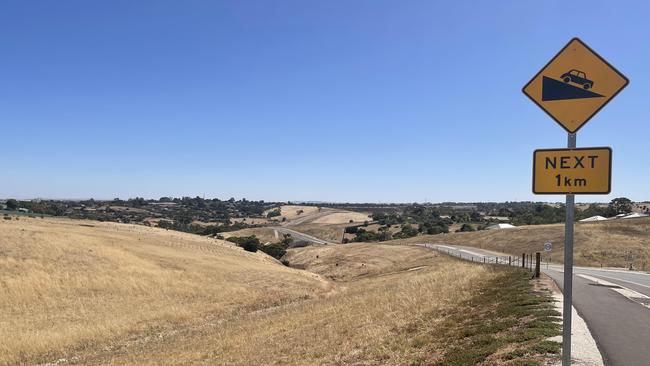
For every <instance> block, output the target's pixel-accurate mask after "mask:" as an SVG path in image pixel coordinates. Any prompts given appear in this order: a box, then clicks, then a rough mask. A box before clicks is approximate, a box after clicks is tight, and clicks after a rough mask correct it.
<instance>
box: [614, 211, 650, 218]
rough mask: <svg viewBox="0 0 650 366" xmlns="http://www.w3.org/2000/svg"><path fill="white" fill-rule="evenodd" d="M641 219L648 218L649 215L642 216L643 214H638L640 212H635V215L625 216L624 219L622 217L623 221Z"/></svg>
mask: <svg viewBox="0 0 650 366" xmlns="http://www.w3.org/2000/svg"><path fill="white" fill-rule="evenodd" d="M640 217H648V215H646V214H642V213H638V212H635V213H631V214H629V215H625V216H623V217H621V218H622V219H638V218H640Z"/></svg>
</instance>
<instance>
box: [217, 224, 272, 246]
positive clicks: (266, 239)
mask: <svg viewBox="0 0 650 366" xmlns="http://www.w3.org/2000/svg"><path fill="white" fill-rule="evenodd" d="M221 235H223V237H224V238H230V237H232V236H240V237H241V236H251V235H255V236H256V237H257V238H258V239H259V240H260V242H262V243H277V242H279V241H280V240H282V234H281V233H278V237H276V236H275V230H274V229H272V228H268V227H255V228H250V229H241V230H236V231H227V232H223V233H221Z"/></svg>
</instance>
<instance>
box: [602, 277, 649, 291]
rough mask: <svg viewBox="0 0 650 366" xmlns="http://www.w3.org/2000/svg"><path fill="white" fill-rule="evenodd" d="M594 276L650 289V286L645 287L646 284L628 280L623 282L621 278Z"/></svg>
mask: <svg viewBox="0 0 650 366" xmlns="http://www.w3.org/2000/svg"><path fill="white" fill-rule="evenodd" d="M592 275H594V276H598V277H603V278H609V279H610V280H616V281H621V282H627V283H631V284H633V285H637V286H641V287H647V288H650V286H648V285H644V284H641V283H638V282H633V281H628V280H622V279H620V278H616V277H609V276H604V275H601V274H594V273H592Z"/></svg>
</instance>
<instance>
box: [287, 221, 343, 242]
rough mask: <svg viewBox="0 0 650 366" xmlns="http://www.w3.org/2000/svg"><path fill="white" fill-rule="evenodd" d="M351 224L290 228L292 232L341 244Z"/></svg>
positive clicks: (302, 225)
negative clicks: (344, 233)
mask: <svg viewBox="0 0 650 366" xmlns="http://www.w3.org/2000/svg"><path fill="white" fill-rule="evenodd" d="M348 225H349V224H331V225H326V224H313V223H305V224H299V225H293V226H290V227H289V228H291V229H292V230H296V231H298V232H301V233H305V234H307V235H311V236H314V237H317V238H319V239H325V240H329V241H332V242H335V243H340V242H341V240H342V239H343V231H344V230H345V227H346V226H348Z"/></svg>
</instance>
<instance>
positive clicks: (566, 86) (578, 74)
mask: <svg viewBox="0 0 650 366" xmlns="http://www.w3.org/2000/svg"><path fill="white" fill-rule="evenodd" d="M560 79H562V81H558V80H555V79H551V78H549V77H548V76H544V77H543V79H542V101H544V102H547V101H551V100H567V99H584V98H598V97H604V95H600V94H598V93H594V92H591V91H589V90H587V89H591V88H592V87H593V86H594V82H593V81H592V80H589V79H587V75H586V74H585V73H584V72H582V71H580V70H575V69H573V70H570V71H569V72H565V73H564V74H562V76H560ZM574 84H577V85H574Z"/></svg>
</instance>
